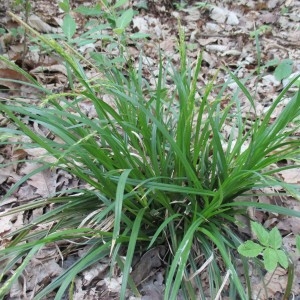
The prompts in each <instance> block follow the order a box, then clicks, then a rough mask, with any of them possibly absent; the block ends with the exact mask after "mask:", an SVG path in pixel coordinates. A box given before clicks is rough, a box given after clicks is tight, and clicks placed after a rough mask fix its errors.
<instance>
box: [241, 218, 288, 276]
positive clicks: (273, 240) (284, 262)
mask: <svg viewBox="0 0 300 300" xmlns="http://www.w3.org/2000/svg"><path fill="white" fill-rule="evenodd" d="M251 229H252V232H253V234H254V235H255V236H256V239H257V242H253V241H251V240H249V241H246V242H244V243H243V244H241V245H240V246H239V247H238V252H239V253H240V254H242V255H244V256H246V257H258V256H259V255H262V257H263V263H264V266H265V268H266V270H267V271H268V272H272V271H274V270H275V269H276V268H277V266H278V264H279V265H281V266H282V267H283V268H285V269H286V268H287V267H288V256H287V254H286V253H285V252H284V251H283V250H282V237H281V235H280V232H279V230H278V228H276V227H274V228H273V229H272V230H271V231H267V230H266V229H265V228H264V227H263V226H262V225H261V224H259V223H256V222H251Z"/></svg>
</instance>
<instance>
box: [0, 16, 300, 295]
mask: <svg viewBox="0 0 300 300" xmlns="http://www.w3.org/2000/svg"><path fill="white" fill-rule="evenodd" d="M19 22H20V23H22V22H21V21H20V20H19ZM22 25H23V26H24V27H25V28H26V30H27V31H28V32H30V34H31V35H32V36H34V37H35V38H36V40H38V41H39V43H40V44H39V45H43V46H44V47H45V46H46V47H48V49H51V50H52V51H54V52H55V53H56V54H58V55H59V56H60V57H61V59H62V60H63V62H64V64H65V66H66V68H67V70H68V74H69V82H70V91H69V92H63V93H54V92H52V91H49V90H47V89H46V88H44V87H43V86H41V85H40V84H39V83H38V82H37V81H36V80H35V79H34V78H33V77H31V76H30V75H29V74H27V73H26V72H25V71H23V70H22V69H21V68H19V67H18V66H17V65H15V64H14V63H12V62H10V61H9V60H8V59H6V58H5V57H4V56H2V57H0V59H1V60H2V61H4V62H5V63H6V64H7V65H8V66H9V67H10V68H13V69H14V70H17V71H18V72H20V73H22V74H23V75H24V76H25V77H26V78H27V80H28V82H27V83H24V84H28V85H30V86H34V87H35V88H36V90H37V92H38V93H41V95H42V97H43V99H42V100H41V102H40V103H39V104H38V105H35V104H32V103H26V102H21V101H17V100H13V101H10V100H1V102H0V109H1V111H3V112H4V113H5V116H6V117H7V118H8V119H9V120H10V122H11V123H13V124H14V126H15V128H14V129H11V128H10V127H9V126H8V127H6V128H0V132H1V134H3V135H5V136H7V137H12V136H13V137H14V140H17V142H15V147H20V148H22V149H26V148H43V149H45V150H46V151H47V155H45V156H44V157H43V158H41V159H39V160H38V163H40V168H39V169H37V170H35V171H34V173H37V172H41V171H43V170H46V169H48V168H51V169H63V170H66V171H67V172H69V173H71V174H73V175H74V176H76V177H77V178H78V179H80V180H81V183H82V188H79V187H78V188H76V189H70V190H66V191H64V195H63V196H59V195H52V196H51V197H49V198H48V199H41V200H34V201H31V202H29V203H27V204H26V205H21V206H18V207H14V208H11V209H10V210H9V212H7V213H4V214H2V216H4V215H5V214H12V213H16V212H21V211H24V210H34V209H37V208H40V207H43V208H47V209H45V211H44V214H42V215H40V216H37V217H36V218H35V219H34V220H32V221H31V222H30V223H29V224H28V225H26V226H24V227H22V228H21V229H19V230H16V231H15V232H13V233H9V234H8V235H7V237H6V238H9V239H11V240H10V242H9V243H8V245H7V247H6V248H5V249H2V250H1V251H0V256H1V261H2V263H3V264H4V265H5V266H4V269H3V271H2V282H3V283H2V287H1V288H0V294H1V297H4V295H5V294H6V293H7V292H8V291H9V289H10V288H11V286H12V284H13V283H14V282H15V281H16V280H17V279H18V277H19V276H20V275H21V274H22V272H23V270H24V269H25V267H26V266H27V265H28V263H29V261H30V260H31V259H32V258H34V256H35V254H36V253H37V252H38V251H39V250H40V249H42V248H43V247H44V246H45V245H48V244H52V243H57V242H58V241H66V240H68V241H73V242H76V245H75V243H74V244H73V246H72V251H74V248H80V247H84V246H86V245H89V250H88V251H87V252H86V253H85V254H84V255H83V256H82V257H81V258H80V259H79V260H77V261H76V262H75V263H74V264H73V265H72V266H71V267H70V268H69V269H67V270H66V271H65V272H64V273H62V274H61V275H60V276H59V277H57V278H55V279H54V280H53V281H52V282H51V283H50V284H48V285H47V286H46V287H44V288H43V289H42V290H39V291H37V293H36V295H35V297H34V299H43V298H44V299H45V297H46V296H47V295H48V294H49V293H50V292H52V291H54V290H55V291H56V296H55V299H61V298H62V296H63V295H64V293H65V292H66V291H67V290H68V289H71V287H72V281H73V280H74V278H75V277H76V275H77V274H78V273H80V272H81V271H83V270H84V269H86V268H87V267H89V266H91V265H92V264H94V263H95V262H97V261H99V260H101V259H102V258H104V257H107V256H109V257H110V259H111V265H112V268H119V269H121V271H122V274H123V281H122V286H121V291H120V299H125V295H126V289H127V288H130V289H131V291H132V292H133V293H134V294H135V295H139V291H138V288H137V286H136V284H137V283H136V282H134V281H133V279H132V278H131V274H130V272H131V266H132V261H133V257H134V255H135V252H136V251H137V249H143V251H146V250H147V249H151V248H153V247H155V246H157V245H164V246H165V247H166V249H167V252H166V257H165V258H164V259H165V261H166V266H165V268H166V272H165V291H164V299H176V297H177V295H178V293H179V290H181V293H182V294H183V295H184V298H185V299H196V298H197V299H199V297H200V298H201V299H205V297H206V296H207V295H206V294H205V289H204V288H205V287H204V286H203V281H202V280H201V278H200V276H198V274H199V273H200V274H201V273H203V272H205V274H206V275H207V278H208V281H209V287H210V291H209V292H210V296H211V298H212V299H214V298H216V297H217V296H218V295H220V294H221V293H225V292H226V294H227V296H228V297H229V299H237V298H240V299H248V298H249V297H250V295H251V284H250V278H249V275H248V257H247V256H251V257H256V256H257V255H258V254H260V252H262V251H263V250H264V249H266V248H267V249H270V247H271V246H270V245H271V244H270V241H263V240H261V238H260V237H259V243H261V245H259V246H260V247H261V248H259V251H256V252H255V250H253V249H254V248H255V247H256V249H258V248H257V247H258V246H257V245H258V244H257V243H253V244H251V243H250V244H251V245H252V246H251V245H250V244H249V242H248V246H249V245H250V248H251V247H252V251H254V252H255V253H254V252H252V254H251V255H249V252H247V251H246V250H247V248H245V245H244V248H241V246H240V245H241V244H242V243H243V242H244V240H243V239H242V237H241V235H240V234H239V230H238V226H241V224H239V223H238V222H237V219H236V216H237V215H243V216H246V218H249V217H248V214H247V209H248V208H249V207H254V208H256V209H260V210H264V211H269V212H274V213H277V214H283V215H289V216H297V217H300V213H299V212H297V211H293V210H290V209H287V208H284V207H281V206H276V205H271V204H264V203H259V202H254V201H252V200H251V199H252V197H251V195H252V190H255V189H263V188H264V187H275V186H276V187H278V186H280V187H281V188H282V189H284V190H286V191H288V193H291V194H292V195H293V196H295V197H297V195H298V196H299V194H298V191H297V190H296V188H295V187H293V186H292V185H288V184H286V183H284V182H282V181H280V180H279V179H278V177H276V173H277V172H278V171H280V170H284V169H289V168H294V167H297V166H298V167H299V165H297V163H298V162H299V155H300V141H299V138H297V137H295V136H294V132H296V130H297V129H298V128H299V115H300V92H299V91H298V92H290V88H291V86H292V85H293V84H294V83H295V82H296V81H297V80H299V76H298V77H296V78H294V79H292V80H291V81H290V83H289V84H288V85H287V86H286V87H285V88H284V89H283V90H282V91H281V92H280V94H279V95H278V97H277V98H276V99H275V100H274V101H273V104H272V105H271V107H270V108H269V109H268V111H267V112H266V113H265V114H264V115H258V114H256V108H255V101H256V100H255V97H254V96H252V93H251V91H249V90H247V89H246V87H245V85H244V83H245V82H242V81H241V80H239V79H238V78H237V76H236V75H235V74H234V73H232V72H230V71H229V70H227V72H228V74H229V77H228V78H229V79H228V80H227V81H226V82H225V83H224V84H223V86H218V85H216V84H215V82H214V79H212V80H211V82H210V84H208V85H207V86H204V87H203V86H199V84H198V77H199V73H200V72H201V63H202V61H201V53H199V56H198V58H197V60H196V61H195V62H192V63H191V62H189V61H188V59H187V57H186V45H185V42H184V34H183V32H182V31H181V30H180V29H179V31H180V34H179V36H180V38H179V52H180V66H174V65H172V64H171V62H168V61H165V60H163V59H161V60H160V62H159V73H158V74H157V75H156V76H155V75H154V74H153V75H152V76H153V78H155V82H156V84H155V86H152V85H150V84H149V82H148V81H147V80H145V79H144V78H143V73H142V61H140V64H139V67H138V68H135V67H133V66H132V65H131V63H130V61H129V60H127V59H126V58H125V57H126V55H125V54H124V56H123V57H122V58H123V59H124V60H123V61H122V64H121V67H120V64H119V63H118V62H117V63H115V62H112V61H111V60H110V59H109V58H105V59H103V57H101V59H100V58H99V56H96V55H94V56H93V55H92V56H91V58H89V59H86V58H84V57H82V55H81V54H80V53H79V52H77V50H76V48H75V47H73V48H70V46H67V44H66V43H59V42H58V41H55V40H54V39H49V38H48V37H45V36H43V35H40V34H39V33H37V32H35V31H34V30H33V29H31V28H30V27H28V26H27V25H26V24H25V23H22ZM119 27H120V26H119ZM120 34H122V32H120ZM119 46H120V47H122V51H121V50H120V53H124V47H123V46H124V45H123V44H122V41H121V42H120V44H119ZM125 66H126V68H125ZM87 68H93V70H94V71H95V74H97V76H95V77H93V78H89V77H88V76H87V74H86V72H85V70H86V69H87ZM233 82H235V84H236V90H235V92H234V93H231V95H232V96H231V98H230V99H229V100H228V101H226V102H224V101H223V99H224V97H225V96H224V95H225V94H226V91H227V88H228V85H229V84H232V83H233ZM213 92H214V93H213ZM242 93H243V94H244V95H245V96H246V99H247V101H248V102H249V107H250V108H249V112H244V111H242V108H241V102H240V96H241V94H242ZM215 94H217V97H212V96H211V95H215ZM226 95H228V94H226ZM286 98H289V99H290V100H289V101H288V103H287V105H286V106H285V107H284V109H283V110H282V112H281V113H280V114H279V116H278V117H277V118H276V119H275V120H274V119H273V117H272V113H273V112H274V110H275V108H276V107H277V106H278V105H279V104H280V103H281V102H282V101H283V100H285V99H286ZM85 100H89V101H91V102H92V103H93V106H94V108H95V111H96V113H97V116H96V117H95V118H93V119H91V118H89V117H88V116H87V115H86V114H85V113H84V112H82V110H81V107H80V103H81V101H85ZM224 103H225V104H224ZM250 111H251V114H252V115H251V118H250V117H249V118H245V117H244V116H245V113H246V114H247V113H249V115H250ZM253 112H254V113H253ZM253 114H254V116H253ZM32 124H38V126H39V127H40V128H43V129H45V130H47V131H49V132H51V135H52V136H54V137H55V138H52V139H50V138H49V137H48V136H45V135H43V134H42V133H41V132H37V131H36V130H35V129H34V127H33V126H32ZM227 124H230V126H231V131H230V132H229V133H228V131H226V130H225V126H227ZM24 136H26V137H28V138H29V140H30V141H29V142H28V143H26V142H24V139H23V142H19V140H21V139H19V140H18V139H17V138H18V137H24ZM9 143H12V141H11V139H10V138H7V139H4V140H2V141H1V144H2V145H5V144H9ZM284 160H286V161H289V164H288V165H286V166H285V165H284V166H282V164H281V165H280V164H278V163H279V162H282V161H284ZM31 175H33V174H29V175H28V176H25V177H24V178H22V180H21V181H19V182H17V183H16V184H15V185H14V187H13V188H12V189H11V190H10V191H9V192H8V194H7V196H8V195H10V194H11V193H13V191H15V190H16V189H17V188H18V187H19V186H20V185H22V184H23V183H24V182H25V181H26V180H27V179H28V178H29V177H30V176H31ZM50 224H51V226H50ZM254 226H255V225H254ZM275 231H276V230H274V232H273V233H271V232H270V233H268V232H267V233H266V235H268V234H269V235H271V234H276V237H277V240H280V237H278V236H277V235H278V232H277V231H276V233H275ZM254 244H255V245H254ZM239 246H240V248H239V250H240V251H238V247H239ZM277 246H278V247H277ZM280 247H281V243H280V245H279V244H278V245H276V247H275V248H274V249H275V250H274V251H275V252H276V251H277V252H278V251H280V255H281V256H280V257H281V258H280V260H279V259H278V260H277V262H279V263H280V264H281V265H283V266H284V267H290V268H291V269H292V267H293V266H292V265H290V266H289V263H288V257H286V258H282V257H283V256H282V253H283V252H281V249H279V248H280ZM272 249H273V248H272ZM68 250H69V248H68V247H66V248H65V250H64V251H63V255H64V256H67V255H68ZM243 250H244V251H243ZM248 250H249V248H248ZM250 250H251V249H250ZM265 251H266V250H265ZM277 252H276V253H277ZM124 253H125V255H126V260H125V261H123V259H122V257H123V255H124ZM278 253H279V252H278ZM243 254H244V255H245V256H244V255H243ZM247 254H248V255H247ZM21 258H22V260H21ZM212 258H213V259H212ZM206 262H207V263H206ZM254 262H255V263H256V264H257V267H258V268H264V266H263V264H261V263H260V260H259V259H258V258H256V259H254ZM203 265H204V266H205V268H201V266H203ZM240 266H243V272H244V273H243V276H241V274H239V273H238V271H237V269H238V267H240ZM266 266H267V268H268V269H270V268H271V267H272V266H271V267H270V265H266ZM275 267H276V266H275ZM11 270H13V272H10V271H11ZM290 274H291V276H290V278H289V283H291V281H292V280H293V276H292V271H291V272H290ZM225 284H227V288H226V289H225V288H224V286H225ZM289 293H290V286H289V287H288V288H287V290H286V295H285V297H286V299H287V297H288V295H289Z"/></svg>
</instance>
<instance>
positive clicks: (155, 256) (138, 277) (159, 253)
mask: <svg viewBox="0 0 300 300" xmlns="http://www.w3.org/2000/svg"><path fill="white" fill-rule="evenodd" d="M165 253H166V248H165V247H164V246H158V247H156V248H153V249H151V250H149V251H147V252H146V253H145V254H144V255H143V256H142V257H141V259H140V260H139V262H138V263H137V264H136V265H135V266H134V268H133V271H132V272H131V276H132V279H133V281H134V282H135V283H136V284H137V285H139V284H140V283H141V282H142V281H143V280H144V279H146V278H147V277H148V276H149V274H151V271H152V270H153V269H156V268H159V267H160V266H161V265H162V257H163V256H164V254H165Z"/></svg>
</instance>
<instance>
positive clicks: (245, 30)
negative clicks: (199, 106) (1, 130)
mask: <svg viewBox="0 0 300 300" xmlns="http://www.w3.org/2000/svg"><path fill="white" fill-rule="evenodd" d="M58 2H59V1H55V0H39V1H32V3H31V9H30V14H29V19H28V23H29V24H30V25H31V26H32V27H33V28H35V29H36V30H37V31H38V32H40V33H59V32H60V26H61V24H62V19H63V17H64V12H63V11H62V10H60V9H59V6H58ZM91 2H92V1H85V0H80V1H79V0H78V1H75V0H73V1H70V3H71V5H72V7H73V8H76V7H78V6H79V5H85V6H91ZM94 2H97V1H94ZM12 5H13V1H10V2H9V1H6V2H5V3H2V4H1V3H0V30H1V28H2V29H3V32H2V33H1V34H0V54H2V55H6V56H7V57H8V58H10V59H11V60H13V61H15V62H16V63H17V64H18V65H19V66H22V67H23V68H24V69H25V70H26V71H28V72H29V73H30V74H31V75H33V76H34V77H35V78H36V79H37V80H38V81H39V82H41V83H42V84H44V85H45V86H47V88H50V89H53V90H58V91H64V90H66V89H67V86H68V82H67V76H66V72H65V69H64V67H63V65H62V63H61V61H60V59H59V58H57V57H53V56H51V53H48V52H47V51H45V52H37V51H34V49H33V48H32V47H31V41H30V39H28V38H27V39H26V40H24V39H23V38H22V35H21V34H19V31H18V28H19V27H18V24H16V23H15V22H13V20H12V19H11V18H10V17H9V16H8V15H7V14H6V11H8V10H13V11H15V12H16V13H17V14H18V15H19V16H21V17H22V18H23V19H24V18H25V16H24V11H20V10H18V9H17V8H14V7H12ZM130 6H131V7H133V8H134V9H135V10H136V11H137V12H138V13H137V14H136V15H135V16H134V18H133V20H132V22H131V23H130V26H129V27H128V29H127V32H128V35H130V34H131V33H138V32H139V33H145V34H149V38H147V39H142V40H140V41H138V42H136V43H132V44H128V47H127V50H128V53H129V55H130V56H131V57H133V58H134V57H135V58H136V61H135V62H136V63H137V60H138V56H139V55H140V53H142V55H143V63H144V64H145V65H146V66H147V69H148V73H147V72H145V74H144V76H145V78H146V79H147V78H149V80H151V79H150V75H151V74H155V72H156V71H157V70H158V66H159V59H160V55H159V54H160V52H159V49H161V51H162V53H163V56H164V57H168V58H170V59H171V60H172V62H173V63H175V64H176V62H178V61H179V53H178V47H177V42H178V19H180V22H181V26H182V28H183V29H184V32H185V39H186V43H187V48H188V57H189V59H191V60H192V61H193V60H196V58H197V55H198V53H199V51H203V63H202V71H201V78H200V81H201V82H202V84H203V85H206V84H208V83H209V81H210V80H211V78H212V77H213V76H214V75H215V74H216V73H217V70H218V69H219V72H218V75H217V78H216V81H217V82H218V83H220V84H223V83H224V82H225V81H226V79H227V78H228V74H226V71H225V70H224V68H223V67H224V66H225V67H227V68H229V69H231V70H237V69H238V72H237V75H238V77H239V78H245V79H246V78H248V81H247V82H246V86H247V88H248V89H249V91H251V93H252V94H253V95H255V99H256V111H257V112H258V113H263V112H265V111H266V110H267V109H268V107H269V106H270V104H271V103H272V101H273V100H274V99H275V98H276V96H277V95H278V94H279V93H280V91H282V89H283V87H284V86H285V85H286V83H287V81H288V79H287V78H286V77H285V75H284V74H281V75H282V76H281V75H280V74H279V75H278V74H275V69H276V67H277V66H278V65H279V64H280V63H282V62H284V63H285V64H284V65H283V66H284V67H285V68H286V69H289V68H290V70H291V71H290V72H289V71H287V72H288V73H292V75H296V74H299V73H300V27H299V24H300V23H299V21H300V2H299V1H293V0H286V1H283V0H267V1H254V0H247V1H246V0H238V1H220V0H215V1H214V0H210V1H206V2H205V3H204V2H193V1H189V3H183V2H182V3H177V4H174V3H172V2H167V1H165V2H160V1H154V0H152V1H149V3H147V2H146V1H144V2H143V1H142V0H141V1H138V0H136V1H133V2H131V3H130ZM73 16H74V19H75V20H76V24H77V32H79V33H80V32H83V30H84V28H83V25H84V24H85V23H86V21H87V20H86V19H85V18H86V17H84V16H82V15H80V14H78V13H74V15H73ZM255 36H257V37H258V38H257V39H256V38H255ZM257 41H259V43H257ZM95 45H96V46H95ZM95 45H87V46H83V47H82V48H81V51H82V53H83V55H88V52H89V47H90V48H93V49H95V47H101V45H102V44H101V41H100V40H99V41H97V42H96V43H95ZM99 45H100V46H99ZM24 49H26V50H28V51H26V53H25V52H24ZM101 51H103V52H109V51H110V50H109V49H108V48H105V47H102V49H101ZM220 68H223V69H220ZM258 69H259V72H258V71H257V70H258ZM286 69H285V70H286ZM277 71H278V70H277ZM282 72H283V73H284V72H285V71H284V70H283V71H282ZM278 76H279V77H280V76H281V78H279V79H278ZM0 78H4V79H12V80H17V81H18V80H22V79H23V78H22V76H21V75H20V74H18V73H17V72H15V71H13V70H11V69H9V68H8V67H7V66H5V65H4V64H2V63H1V64H0ZM0 87H1V88H0V97H1V98H8V97H9V98H10V99H12V98H13V97H17V98H23V99H28V101H33V102H34V103H38V102H39V101H40V99H38V95H33V90H32V89H31V88H30V87H29V86H25V85H22V84H20V83H19V82H16V81H14V82H9V81H1V79H0ZM232 89H234V86H232ZM245 100H246V99H243V98H241V107H243V105H245V106H246V101H245ZM222 101H226V99H224V100H222ZM285 104H286V103H281V104H280V105H279V106H278V107H277V109H276V111H275V114H274V117H275V118H276V114H279V113H280V111H281V110H282V108H283V107H284V105H285ZM82 109H83V110H85V112H86V113H87V114H88V115H89V116H91V117H92V116H93V107H92V106H91V104H90V103H84V104H83V105H82ZM5 124H6V120H5V117H4V116H2V115H1V114H0V126H6V125H5ZM228 126H229V128H228V130H230V124H229V125H228ZM28 154H29V155H30V156H31V157H33V158H34V157H38V156H39V155H41V153H38V152H37V151H36V152H34V151H32V152H31V153H28V152H27V153H26V155H28ZM23 155H24V152H22V151H20V150H14V149H13V147H9V146H6V147H4V148H0V164H1V163H4V162H5V161H7V160H11V161H13V160H17V159H21V158H22V156H23ZM31 171H32V166H29V165H26V164H24V165H22V166H20V167H18V168H14V167H6V168H3V169H1V173H0V195H5V193H6V191H7V190H8V189H9V188H10V187H11V185H12V184H13V183H15V182H17V181H18V180H20V178H22V177H23V176H25V175H26V174H28V173H29V172H31ZM278 176H280V177H281V179H283V180H284V181H286V182H288V183H294V184H300V169H291V170H286V171H282V172H281V173H280V174H278ZM77 184H78V181H77V180H76V178H73V177H72V176H70V175H69V174H67V173H65V172H62V171H58V172H57V173H56V174H52V173H48V174H46V173H44V174H43V176H39V175H36V176H34V177H32V178H30V179H29V180H27V181H26V182H24V183H23V184H22V185H21V186H20V187H19V189H18V190H17V191H16V192H15V193H14V194H13V195H12V196H11V197H9V198H7V199H5V201H3V202H2V203H1V206H0V211H6V210H7V209H9V207H11V206H12V205H15V203H26V201H28V200H32V199H35V198H39V197H43V198H46V197H47V196H48V195H49V193H50V191H52V190H53V189H54V190H55V189H56V190H57V189H58V188H60V189H61V190H63V189H64V188H70V187H75V186H76V185H77ZM271 192H272V191H271ZM257 201H259V202H265V203H273V204H278V205H282V206H285V207H289V208H293V209H295V210H298V211H300V203H299V202H298V201H296V200H295V199H293V198H292V197H280V196H278V195H277V196H276V195H274V196H270V197H259V196H257ZM41 213H42V212H41V211H33V212H31V214H32V215H31V216H30V218H32V217H34V215H39V214H41ZM25 214H26V212H24V214H19V215H13V216H7V217H3V218H1V220H0V224H1V225H0V241H1V243H2V246H3V244H4V243H5V240H4V239H2V237H3V236H4V235H5V234H6V233H8V232H10V231H12V230H14V229H16V228H19V227H20V226H22V225H23V224H26V222H28V219H29V217H28V216H27V215H25ZM252 217H253V219H255V220H257V221H258V222H260V223H261V224H263V225H264V226H265V228H272V227H273V226H275V225H276V226H277V227H278V228H279V230H280V232H281V233H282V235H283V237H284V238H283V241H284V247H285V248H286V249H287V251H288V252H289V253H291V255H292V257H293V259H294V260H295V265H296V269H295V282H294V285H293V293H294V295H295V298H293V299H300V260H299V255H298V256H297V255H296V253H295V251H296V250H295V243H294V237H295V235H296V234H299V233H300V220H299V219H296V218H291V217H290V218H282V217H280V216H277V215H274V214H268V213H264V212H261V211H253V212H252ZM246 230H247V229H246ZM248 231H249V229H248ZM1 239H2V240H1ZM82 251H84V249H83V250H82ZM150 254H151V257H152V258H153V257H154V258H155V257H156V258H157V257H158V255H159V249H154V250H153V251H152V252H151V253H150ZM78 255H79V256H80V253H78ZM40 256H41V257H38V260H40V261H43V264H42V265H40V264H37V263H36V262H33V265H32V268H31V269H30V270H27V274H26V280H24V282H27V287H26V286H25V287H24V284H22V283H21V282H20V283H19V284H17V285H14V287H13V289H12V290H11V292H10V294H9V296H7V298H6V299H30V291H32V289H31V288H30V287H31V286H32V285H33V284H42V283H43V282H47V280H48V279H47V278H53V277H55V276H56V275H57V274H59V273H60V272H61V270H62V268H66V267H67V266H68V265H69V264H71V263H72V262H73V261H74V260H73V259H74V257H69V258H65V260H64V265H63V266H62V265H60V264H59V263H58V261H59V260H60V256H59V253H58V252H57V249H56V248H52V249H46V250H45V251H44V252H42V253H41V254H40ZM46 258H47V259H46ZM49 258H51V259H49ZM149 261H150V263H153V270H154V269H155V272H153V274H155V275H153V276H152V277H150V278H149V280H147V281H146V282H145V283H144V284H143V285H142V287H141V289H142V290H143V297H142V299H144V300H146V299H152V300H153V299H162V295H163V278H162V272H160V269H159V267H157V264H156V265H155V263H157V261H156V262H155V259H154V260H153V259H152V262H151V260H149V253H148V254H147V255H146V256H143V257H142V258H140V259H139V261H138V263H137V264H140V265H143V264H144V263H149ZM35 263H36V265H34V264H35ZM108 264H109V262H108V261H107V262H105V261H103V262H101V263H99V264H97V265H96V266H93V267H90V268H89V269H87V270H86V271H84V272H83V274H82V276H81V278H78V280H76V282H75V284H76V289H75V291H74V298H73V299H118V291H119V289H120V280H121V279H120V278H112V279H109V278H101V270H103V269H104V268H105V265H106V266H107V265H108ZM266 276H270V275H269V274H266ZM99 278H101V280H100V279H99ZM258 278H259V277H256V275H255V274H253V276H252V285H253V290H254V293H255V294H256V295H257V298H256V299H262V300H263V299H281V298H282V295H283V293H284V291H285V287H286V283H287V272H286V270H284V269H281V268H277V269H276V271H275V273H274V274H272V276H271V278H265V280H266V281H268V279H270V282H269V284H268V286H267V294H266V293H265V291H264V289H263V286H262V282H261V281H259V279H258ZM97 279H98V280H97ZM99 289H102V290H103V293H102V294H101V296H100V298H99V296H95V295H96V293H95V291H96V290H98V291H99ZM20 295H23V296H22V297H21V296H20ZM98 295H99V293H98ZM97 297H98V298H97ZM297 297H298V298H297ZM49 299H50V298H49ZM131 299H135V298H134V297H131Z"/></svg>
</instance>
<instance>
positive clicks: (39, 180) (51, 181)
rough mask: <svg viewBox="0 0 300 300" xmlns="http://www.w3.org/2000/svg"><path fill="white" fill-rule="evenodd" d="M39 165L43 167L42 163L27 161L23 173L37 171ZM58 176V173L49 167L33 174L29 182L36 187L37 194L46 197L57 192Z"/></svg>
mask: <svg viewBox="0 0 300 300" xmlns="http://www.w3.org/2000/svg"><path fill="white" fill-rule="evenodd" d="M39 167H41V164H38V163H26V164H25V166H24V167H23V168H22V169H21V172H22V174H23V175H28V174H30V173H33V172H34V171H36V170H37V169H38V168H39ZM56 178H57V175H56V173H55V172H54V171H52V170H50V168H49V169H46V170H43V171H42V172H39V173H37V174H33V175H32V176H31V177H30V178H29V179H28V181H27V183H28V184H29V185H31V186H33V187H34V188H36V191H35V194H36V195H38V196H41V197H45V198H46V197H49V196H50V195H52V194H53V193H55V190H56Z"/></svg>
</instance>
